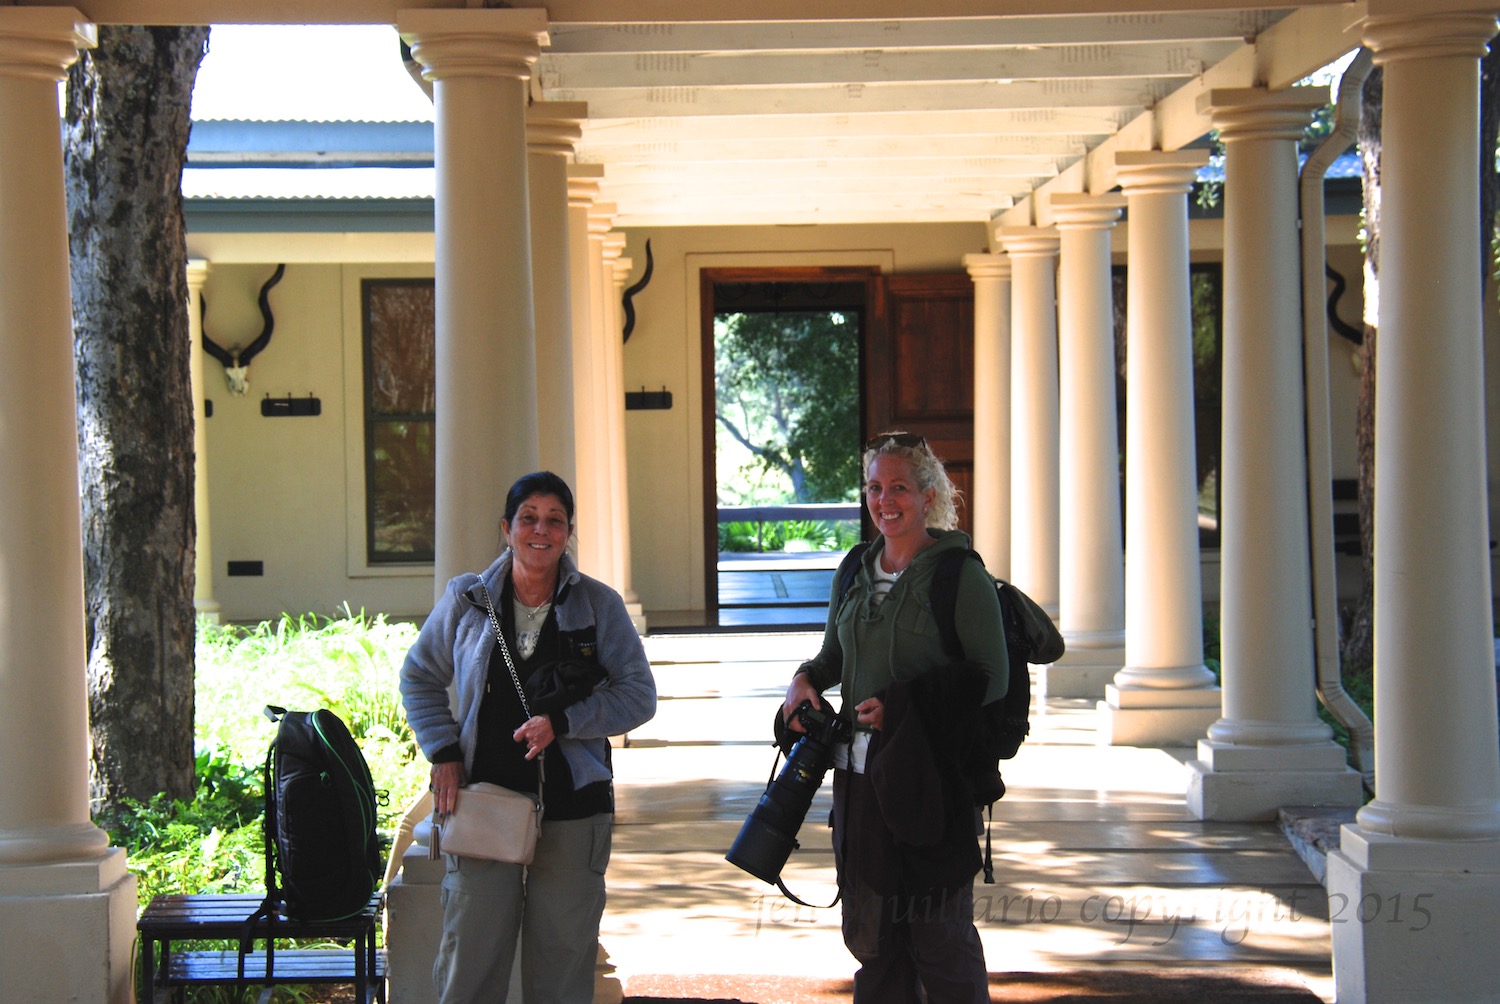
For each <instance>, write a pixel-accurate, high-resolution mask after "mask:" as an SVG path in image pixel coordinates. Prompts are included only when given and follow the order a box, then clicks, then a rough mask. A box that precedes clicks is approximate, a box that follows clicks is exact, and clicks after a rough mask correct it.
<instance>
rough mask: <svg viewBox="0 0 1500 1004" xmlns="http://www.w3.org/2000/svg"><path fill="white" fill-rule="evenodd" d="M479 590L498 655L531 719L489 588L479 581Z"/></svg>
mask: <svg viewBox="0 0 1500 1004" xmlns="http://www.w3.org/2000/svg"><path fill="white" fill-rule="evenodd" d="M479 588H480V589H482V590H484V606H485V609H486V610H488V611H489V612H490V624H491V626H493V627H494V629H495V641H497V642H498V643H499V644H500V654H501V655H503V656H505V668H506V669H508V670H510V682H511V683H514V684H515V685H516V696H517V697H519V698H520V699H521V710H522V711H524V712H526V717H527V718H530V717H531V705H529V704H527V703H526V691H524V690H522V689H521V674H519V673H517V672H516V664H515V663H514V662H512V661H511V658H510V646H509V645H507V644H505V632H504V631H502V630H500V618H499V617H496V616H495V601H494V599H492V598H491V597H490V587H489V586H486V585H485V584H484V580H483V579H480V580H479Z"/></svg>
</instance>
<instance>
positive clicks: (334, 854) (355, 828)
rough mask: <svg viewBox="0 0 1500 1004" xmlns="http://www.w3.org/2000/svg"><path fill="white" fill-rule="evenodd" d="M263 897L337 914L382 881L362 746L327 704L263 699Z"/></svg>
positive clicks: (299, 910)
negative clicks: (266, 734) (292, 707)
mask: <svg viewBox="0 0 1500 1004" xmlns="http://www.w3.org/2000/svg"><path fill="white" fill-rule="evenodd" d="M266 717H268V718H270V719H271V720H272V721H273V722H278V723H279V726H278V728H277V731H276V739H275V740H274V741H273V742H272V743H271V747H270V749H269V750H267V752H266V766H265V789H266V818H265V835H266V902H265V903H264V904H262V909H263V910H264V909H266V908H267V907H269V908H270V909H272V910H275V909H276V907H277V905H278V904H279V903H282V902H284V903H285V910H286V916H288V917H292V918H294V919H296V920H302V921H326V920H342V919H344V918H346V917H352V916H354V915H355V914H357V913H359V912H360V911H361V910H363V909H364V908H365V906H366V905H367V904H368V903H369V902H370V897H371V896H373V895H374V894H375V890H376V889H378V888H379V886H380V880H381V878H382V868H381V860H380V844H379V841H378V840H377V838H376V835H375V811H376V804H377V799H376V793H375V784H374V781H373V780H372V779H371V777H370V768H369V766H368V765H367V764H366V763H365V758H364V754H363V753H361V752H360V749H359V746H358V745H357V744H356V743H355V742H354V737H353V736H351V735H350V734H349V730H348V728H346V727H345V726H344V723H343V721H341V720H340V719H339V716H338V715H335V714H334V713H333V712H332V711H328V710H326V709H321V710H318V711H287V710H286V709H285V708H278V707H274V706H272V705H267V706H266Z"/></svg>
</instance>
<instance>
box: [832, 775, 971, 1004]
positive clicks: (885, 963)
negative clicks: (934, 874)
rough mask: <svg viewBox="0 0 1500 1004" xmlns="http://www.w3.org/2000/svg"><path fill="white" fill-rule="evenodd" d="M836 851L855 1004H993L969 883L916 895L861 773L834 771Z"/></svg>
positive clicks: (834, 843)
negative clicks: (905, 878) (853, 963)
mask: <svg viewBox="0 0 1500 1004" xmlns="http://www.w3.org/2000/svg"><path fill="white" fill-rule="evenodd" d="M833 848H834V859H835V861H836V862H837V864H838V873H839V888H841V889H842V890H843V894H844V895H843V932H844V944H845V946H847V947H848V949H849V953H850V954H851V955H853V956H854V957H855V959H857V960H858V961H859V964H860V967H859V971H858V972H856V973H855V974H854V1002H855V1004H916V1002H918V1001H921V1000H922V998H921V996H920V995H919V988H920V989H921V990H925V991H926V994H927V996H926V1000H927V1001H928V1002H930V1004H989V999H990V994H989V976H988V973H987V971H986V968H985V963H984V946H983V945H981V944H980V941H979V932H978V930H976V929H975V927H974V889H973V886H972V885H969V884H966V885H963V886H961V887H959V888H955V889H938V890H931V891H928V892H923V893H918V894H913V893H912V892H911V891H910V890H909V889H907V888H906V886H905V883H904V882H903V881H902V878H901V857H900V854H899V852H898V850H897V848H896V844H895V841H894V840H893V839H892V838H891V835H890V833H889V831H888V830H887V829H886V826H885V822H884V820H883V819H882V818H881V815H880V807H879V805H878V804H877V803H876V801H875V792H874V789H873V788H872V787H871V786H870V782H869V779H868V778H867V777H866V776H865V775H863V774H855V773H852V772H850V771H845V770H839V771H835V772H834V787H833Z"/></svg>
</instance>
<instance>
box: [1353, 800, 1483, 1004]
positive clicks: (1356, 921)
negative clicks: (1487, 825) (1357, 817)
mask: <svg viewBox="0 0 1500 1004" xmlns="http://www.w3.org/2000/svg"><path fill="white" fill-rule="evenodd" d="M1328 909H1329V923H1330V926H1331V928H1332V932H1333V978H1334V986H1335V989H1336V992H1337V995H1338V999H1339V1001H1341V1002H1348V1004H1362V1002H1382V1001H1460V1000H1470V1001H1478V1000H1493V999H1494V997H1495V988H1496V987H1497V986H1500V953H1497V952H1496V951H1495V929H1496V928H1497V927H1500V841H1496V840H1485V841H1458V840H1413V839H1409V838H1403V837H1391V836H1387V835H1385V834H1380V833H1371V832H1369V831H1367V830H1364V829H1362V828H1361V827H1360V826H1359V825H1358V824H1353V825H1349V826H1345V827H1344V829H1343V834H1342V837H1341V840H1340V847H1339V849H1338V850H1337V851H1334V852H1333V853H1331V854H1330V855H1329V856H1328Z"/></svg>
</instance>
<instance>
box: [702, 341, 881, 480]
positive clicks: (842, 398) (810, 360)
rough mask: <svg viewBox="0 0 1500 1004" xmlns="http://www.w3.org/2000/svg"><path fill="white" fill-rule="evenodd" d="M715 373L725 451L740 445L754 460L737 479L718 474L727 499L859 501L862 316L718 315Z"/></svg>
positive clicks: (722, 441) (719, 424) (721, 446)
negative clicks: (857, 497) (860, 328)
mask: <svg viewBox="0 0 1500 1004" xmlns="http://www.w3.org/2000/svg"><path fill="white" fill-rule="evenodd" d="M714 379H715V382H716V383H715V386H716V401H717V408H716V412H715V418H716V419H717V420H718V428H719V433H720V435H719V440H720V455H721V456H727V455H729V454H730V452H731V450H730V446H731V445H732V444H737V445H738V447H739V448H740V450H741V455H746V454H748V456H749V458H750V459H749V460H747V461H746V463H745V464H744V465H743V466H742V467H741V469H740V470H739V471H738V472H737V475H738V476H737V477H721V478H720V486H719V495H720V501H721V502H724V503H727V504H744V503H756V502H778V501H782V502H784V501H792V502H844V501H853V500H854V499H855V497H856V495H857V493H858V490H859V320H858V318H857V317H855V316H852V315H848V314H844V313H840V312H829V311H821V312H819V311H808V312H795V311H788V312H775V313H773V312H759V311H758V312H753V313H738V314H723V315H720V316H718V317H716V318H715V319H714ZM726 473H727V472H726ZM767 475H770V477H767ZM788 495H789V496H790V497H789V498H788Z"/></svg>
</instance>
